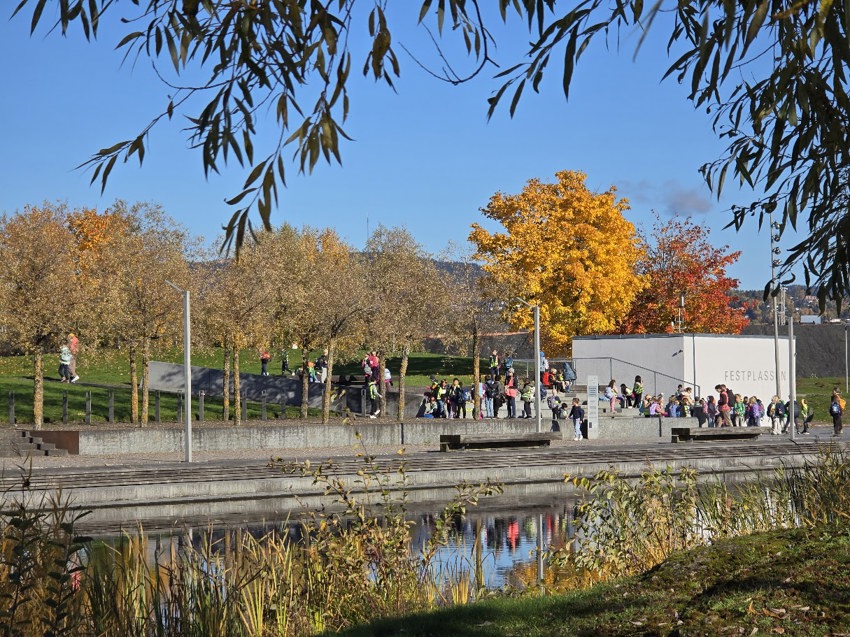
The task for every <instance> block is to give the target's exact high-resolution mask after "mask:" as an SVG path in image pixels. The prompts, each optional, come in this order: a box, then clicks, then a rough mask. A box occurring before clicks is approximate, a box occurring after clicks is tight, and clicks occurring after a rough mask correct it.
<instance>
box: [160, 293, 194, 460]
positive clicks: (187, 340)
mask: <svg viewBox="0 0 850 637" xmlns="http://www.w3.org/2000/svg"><path fill="white" fill-rule="evenodd" d="M165 282H166V283H167V284H168V285H170V286H171V287H173V288H174V289H175V290H177V291H178V292H180V293H181V294H182V295H183V394H184V395H183V398H184V401H183V402H184V404H185V405H186V417H185V419H184V421H185V423H186V428H185V434H184V436H185V440H184V446H185V449H186V456H185V457H186V462H192V324H191V319H190V302H189V290H184V289H182V288H179V287H177V286H176V285H174V284H173V283H172V282H171V281H169V280H168V279H166V280H165Z"/></svg>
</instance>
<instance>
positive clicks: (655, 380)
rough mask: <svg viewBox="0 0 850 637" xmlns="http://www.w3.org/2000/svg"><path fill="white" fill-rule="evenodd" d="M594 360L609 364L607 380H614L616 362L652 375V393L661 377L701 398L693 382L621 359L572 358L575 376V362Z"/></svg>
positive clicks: (607, 357)
mask: <svg viewBox="0 0 850 637" xmlns="http://www.w3.org/2000/svg"><path fill="white" fill-rule="evenodd" d="M595 360H601V361H605V360H607V361H608V362H609V369H610V375H609V376H608V377H609V378H614V376H615V374H614V362H615V361H616V362H617V363H621V364H622V365H628V366H629V367H632V368H636V369H638V370H642V371H643V372H647V373H650V374H652V375H653V386H654V387H655V389H656V391H655V392H654V393H658V392H657V390H658V377H659V376H661V377H662V379H668V380H670V381H672V382H673V383H677V384H678V383H681V384H682V385H689V386H691V387H693V390H694V396H702V387H701V386H700V385H698V384H696V383H695V382H694V381H693V380H691V381H688V380H686V379H684V378H677V377H676V376H673V375H671V374H667V373H666V372H659V371H658V370H655V369H651V368H649V367H645V366H643V365H639V364H638V363H632V362H631V361H626V360H623V359H621V358H616V357H614V356H588V357H585V358H574V359H573V369H574V370H575V371H576V374H578V369H579V367H578V365H576V362H577V361H595ZM642 375H643V374H641V376H642ZM646 381H647V379H644V383H646Z"/></svg>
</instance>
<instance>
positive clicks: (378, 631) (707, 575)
mask: <svg viewBox="0 0 850 637" xmlns="http://www.w3.org/2000/svg"><path fill="white" fill-rule="evenodd" d="M848 600H850V532H848V530H847V528H846V526H844V525H842V526H840V527H834V528H815V529H813V530H803V529H794V530H781V531H773V532H769V533H760V534H756V535H750V536H745V537H739V538H735V539H732V540H721V541H718V542H717V543H716V544H714V545H712V546H709V547H703V548H698V549H694V550H692V551H688V552H682V553H678V554H675V555H674V556H672V557H671V558H670V559H669V560H667V561H666V562H664V563H663V564H661V565H660V566H658V567H656V568H654V569H652V570H650V571H648V572H647V573H644V574H642V575H639V576H636V577H630V578H625V579H621V580H615V581H613V582H610V583H606V584H601V585H596V586H594V587H592V588H589V589H586V590H582V591H577V592H572V593H569V594H561V595H554V594H553V595H543V596H540V595H536V594H535V595H526V596H520V597H517V598H514V597H504V596H501V597H496V598H494V599H490V600H487V601H483V602H479V603H476V604H471V605H468V606H457V607H453V608H449V609H445V610H440V611H437V612H433V613H423V614H418V615H415V616H409V617H403V618H397V619H390V620H381V621H377V622H374V623H372V624H369V625H367V626H361V627H358V628H355V629H351V630H347V631H343V632H341V633H337V634H338V635H339V636H341V637H377V636H379V635H380V636H381V637H392V636H398V637H402V636H404V637H426V636H428V637H431V636H433V637H437V636H439V635H453V636H455V637H497V636H498V637H504V636H506V635H512V636H516V637H550V636H555V637H557V636H563V637H567V636H577V635H587V636H590V635H607V636H616V635H622V636H635V637H636V636H638V635H641V636H643V635H676V636H685V635H795V636H796V635H805V636H815V635H817V636H822V635H845V634H848V633H850V602H848Z"/></svg>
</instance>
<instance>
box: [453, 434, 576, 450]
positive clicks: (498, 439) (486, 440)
mask: <svg viewBox="0 0 850 637" xmlns="http://www.w3.org/2000/svg"><path fill="white" fill-rule="evenodd" d="M561 438H562V436H561V433H560V432H553V431H547V432H543V433H527V434H506V435H497V434H469V435H467V434H442V435H441V436H440V451H452V450H456V449H505V448H509V447H548V446H549V445H550V444H551V443H552V441H553V440H561Z"/></svg>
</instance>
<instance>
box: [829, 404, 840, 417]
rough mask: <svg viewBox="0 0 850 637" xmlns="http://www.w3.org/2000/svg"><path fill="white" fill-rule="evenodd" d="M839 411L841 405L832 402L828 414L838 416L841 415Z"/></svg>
mask: <svg viewBox="0 0 850 637" xmlns="http://www.w3.org/2000/svg"><path fill="white" fill-rule="evenodd" d="M841 411H842V409H841V403H837V402H833V403H832V404H831V405H830V406H829V413H830V414H832V415H833V416H838V415H839V414H840V413H841Z"/></svg>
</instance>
